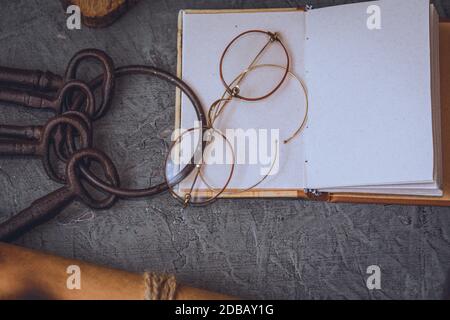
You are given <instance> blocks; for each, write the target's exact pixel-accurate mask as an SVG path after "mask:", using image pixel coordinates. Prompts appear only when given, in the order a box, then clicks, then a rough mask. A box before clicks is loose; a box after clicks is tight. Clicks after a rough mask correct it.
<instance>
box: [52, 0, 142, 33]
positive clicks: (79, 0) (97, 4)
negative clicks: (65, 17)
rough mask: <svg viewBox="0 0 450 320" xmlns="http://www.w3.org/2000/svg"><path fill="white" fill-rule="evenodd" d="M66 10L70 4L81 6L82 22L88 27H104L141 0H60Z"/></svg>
mask: <svg viewBox="0 0 450 320" xmlns="http://www.w3.org/2000/svg"><path fill="white" fill-rule="evenodd" d="M60 1H61V3H62V5H63V8H64V10H66V9H67V7H68V6H70V5H77V6H79V7H80V11H81V15H82V22H83V24H84V25H86V26H87V27H91V28H104V27H107V26H109V25H111V24H112V23H113V22H114V21H116V20H117V19H118V18H120V17H121V16H122V15H123V14H124V13H126V12H127V11H128V10H129V9H130V8H131V7H132V6H133V5H135V4H136V3H137V2H138V1H139V0H95V1H92V0H60Z"/></svg>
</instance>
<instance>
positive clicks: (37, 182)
mask: <svg viewBox="0 0 450 320" xmlns="http://www.w3.org/2000/svg"><path fill="white" fill-rule="evenodd" d="M345 2H356V1H310V3H312V4H319V5H329V4H337V3H345ZM301 4H303V2H302V1H284V2H281V1H279V2H277V1H258V2H256V1H193V0H192V1H175V0H172V1H160V0H158V1H141V3H139V4H138V5H137V7H136V8H134V9H133V10H132V11H131V12H130V13H129V14H128V15H126V16H125V17H123V18H122V19H121V20H119V21H118V22H117V23H116V24H114V25H113V26H111V27H109V28H107V29H104V30H92V29H88V28H83V29H82V30H80V31H69V30H67V29H66V24H65V15H64V14H63V12H62V10H61V7H60V5H59V2H58V1H44V0H39V1H25V0H21V1H18V0H15V1H5V0H3V1H1V3H0V64H1V65H8V66H16V67H25V68H41V69H50V70H52V71H55V72H59V73H62V72H63V71H64V68H65V65H66V63H67V61H68V59H69V58H70V57H71V56H72V55H73V53H74V52H76V51H77V50H79V49H82V48H86V47H97V48H101V49H104V50H106V51H107V52H108V53H109V54H110V55H111V56H112V57H113V58H114V60H115V62H116V64H117V65H124V64H152V65H157V66H160V67H162V68H164V69H167V70H170V71H172V72H175V68H176V67H175V65H176V27H177V13H178V10H179V9H182V8H240V7H245V8H247V7H281V6H282V7H286V6H295V5H301ZM437 6H438V8H439V11H440V13H441V15H445V14H446V12H449V8H450V6H449V5H448V1H439V2H438V3H437ZM86 73H89V72H87V71H86ZM90 73H92V71H91V72H90ZM141 80H143V79H141V78H139V79H136V81H126V82H125V81H121V82H119V84H118V87H119V93H120V94H121V95H122V97H121V98H117V99H116V102H115V104H114V106H113V108H112V110H111V113H110V114H109V115H108V116H107V117H106V118H105V119H103V120H101V121H100V122H99V123H97V124H96V129H97V134H96V145H97V146H101V147H102V148H103V149H105V150H106V151H107V152H108V153H109V154H111V155H112V157H113V158H114V160H115V162H116V163H117V164H118V165H119V164H120V166H119V169H120V170H121V172H124V173H123V178H122V179H123V180H124V182H125V183H127V184H129V185H141V186H142V185H144V184H146V183H148V182H149V180H153V181H157V180H158V175H159V171H158V169H159V166H161V163H162V159H163V154H164V152H165V148H166V146H165V142H164V137H167V134H168V132H170V128H171V125H172V123H173V117H174V110H173V109H174V108H173V100H172V99H173V97H174V95H173V90H172V89H171V88H170V87H168V86H165V85H162V84H159V83H157V82H152V81H144V82H142V81H141ZM47 117H48V115H45V114H42V113H38V112H30V111H28V110H24V109H17V108H14V107H12V106H7V105H4V104H3V105H1V112H0V122H3V123H5V122H9V123H43V122H44V121H45V119H46V118H47ZM113 124H117V125H118V127H117V128H113ZM149 176H150V177H152V179H149V178H148V177H149ZM41 184H42V185H41ZM57 187H59V186H58V185H56V184H54V183H51V182H50V181H49V180H48V179H47V177H46V175H45V173H44V171H43V169H42V166H41V163H40V162H39V160H32V161H31V160H24V159H22V160H14V161H12V160H11V159H4V158H3V159H0V220H3V219H6V218H7V217H8V216H10V215H12V214H13V213H14V212H18V211H19V210H20V209H21V208H24V207H26V206H27V205H28V204H29V203H30V202H31V201H33V200H34V199H36V198H38V197H40V196H42V195H44V194H46V193H48V192H49V191H51V190H54V189H55V188H57ZM80 212H81V213H80ZM83 213H84V216H83ZM74 217H75V218H79V219H75V218H74ZM17 244H20V245H23V246H26V247H30V248H35V249H39V250H45V251H48V252H52V253H55V254H58V255H61V256H65V257H71V258H77V259H83V260H86V261H91V262H95V263H99V264H103V265H107V266H111V267H117V268H122V269H126V270H130V271H143V270H145V269H150V270H161V271H163V270H164V271H169V272H174V273H176V274H177V275H178V277H179V279H180V280H181V281H182V282H185V283H187V284H190V285H192V286H198V287H203V288H207V289H210V290H215V291H219V292H222V293H227V294H231V295H237V296H241V297H247V298H277V299H282V298H286V299H320V298H338V299H339V298H346V299H348V298H350V299H352V298H363V299H370V298H372V299H383V298H384V299H388V298H398V299H407V298H408V299H409V298H410V299H426V298H438V299H439V298H443V297H444V296H447V297H449V296H450V292H449V288H450V279H449V277H450V209H448V208H432V207H407V206H405V207H401V206H381V205H350V204H327V203H311V202H305V201H299V200H224V201H219V202H217V203H215V204H214V205H212V206H209V207H207V208H200V209H199V208H189V209H187V210H182V209H181V208H180V206H179V204H178V203H176V202H175V201H174V200H173V199H172V198H171V196H170V195H168V194H164V195H160V196H157V197H154V198H152V199H144V200H139V201H120V202H119V203H118V204H117V205H116V206H115V207H114V208H112V209H111V210H108V211H102V212H96V213H94V214H92V212H90V211H89V210H87V209H86V208H85V207H84V206H82V205H75V206H72V207H70V208H69V209H67V210H66V211H65V212H64V214H63V215H62V216H61V217H59V218H57V219H55V220H53V221H51V222H49V223H46V224H45V225H42V226H40V227H38V228H36V229H35V230H33V231H32V232H30V233H28V234H26V235H25V236H23V237H22V238H21V239H19V240H18V241H17ZM372 264H377V265H380V267H381V269H382V290H379V291H369V290H367V288H366V286H365V280H366V277H367V275H366V273H365V272H366V268H367V266H369V265H372Z"/></svg>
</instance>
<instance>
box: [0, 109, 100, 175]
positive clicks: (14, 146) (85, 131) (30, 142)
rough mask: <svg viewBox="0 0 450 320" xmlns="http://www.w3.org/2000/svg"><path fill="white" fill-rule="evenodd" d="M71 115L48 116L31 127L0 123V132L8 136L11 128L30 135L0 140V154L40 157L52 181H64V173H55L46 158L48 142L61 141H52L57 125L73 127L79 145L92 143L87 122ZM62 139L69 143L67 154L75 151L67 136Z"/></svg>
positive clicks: (48, 150)
mask: <svg viewBox="0 0 450 320" xmlns="http://www.w3.org/2000/svg"><path fill="white" fill-rule="evenodd" d="M75 114H76V113H69V114H68V115H61V116H56V117H54V118H52V119H50V120H49V121H48V122H47V123H46V124H45V125H44V126H43V127H34V126H33V127H23V128H22V129H20V127H19V126H14V127H8V126H0V132H1V131H4V133H9V135H12V134H13V132H11V131H14V134H15V135H19V134H21V133H22V134H24V135H31V138H29V139H22V140H19V139H17V140H11V139H5V140H0V156H32V157H38V158H41V160H42V164H43V166H44V169H45V171H46V172H47V174H48V176H49V177H50V178H51V179H52V180H54V181H56V182H60V183H62V182H64V181H65V176H64V175H60V174H59V173H58V171H57V170H56V169H55V167H54V165H55V163H54V161H51V159H50V156H51V148H50V146H51V144H52V143H61V141H55V139H54V137H55V135H56V134H58V132H59V131H60V130H59V129H60V128H61V126H67V127H70V128H73V129H74V130H75V131H76V132H77V133H78V139H79V143H78V144H79V146H80V147H79V148H89V147H91V146H92V131H91V130H90V127H89V124H88V123H86V121H85V120H83V118H81V117H76V116H75ZM20 131H22V132H20ZM63 142H68V143H69V144H70V145H68V147H69V151H70V152H71V153H72V152H74V151H75V149H76V146H75V145H73V144H71V143H72V142H73V143H74V141H72V140H70V141H69V140H68V139H67V141H66V140H63ZM55 148H56V149H59V148H60V146H55ZM66 158H67V157H66ZM61 160H62V161H64V160H66V159H65V158H64V157H61Z"/></svg>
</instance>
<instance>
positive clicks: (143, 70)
mask: <svg viewBox="0 0 450 320" xmlns="http://www.w3.org/2000/svg"><path fill="white" fill-rule="evenodd" d="M128 75H150V76H155V77H157V78H160V79H162V80H164V81H166V82H168V83H170V84H172V85H174V86H176V87H177V88H179V89H180V90H181V91H182V92H183V93H184V94H185V95H186V96H187V97H188V98H189V100H190V101H191V103H192V105H193V106H194V109H195V112H196V116H197V119H198V121H199V122H200V126H204V125H206V123H207V122H206V115H205V112H204V110H203V107H202V104H201V102H200V100H199V99H198V97H197V95H196V94H195V93H194V91H193V90H192V88H191V87H189V85H188V84H186V83H185V82H184V81H183V80H181V79H180V78H178V77H176V76H174V75H172V74H170V73H168V72H166V71H163V70H161V69H158V68H155V67H150V66H141V65H134V66H125V67H120V68H117V69H116V70H115V77H116V79H117V78H120V77H123V76H128ZM101 83H102V76H100V77H97V78H95V79H94V80H92V81H91V82H90V83H89V87H90V88H92V90H95V89H96V88H98V87H99V86H100V84H101ZM80 103H82V98H81V96H77V97H75V99H74V100H73V104H74V106H75V107H77V106H79V105H80ZM67 134H68V135H69V134H70V131H67ZM199 147H202V146H201V145H200V146H199ZM194 168H195V164H194V162H192V164H191V165H187V166H186V167H185V170H183V171H181V172H180V173H179V174H178V175H177V176H176V177H174V181H180V180H183V179H184V178H186V177H187V176H188V175H189V174H190V173H191V172H192V170H194ZM80 170H81V172H82V173H83V175H84V176H85V178H86V180H87V181H89V182H90V183H92V185H93V186H95V187H97V188H99V189H101V190H104V191H105V192H108V193H111V194H115V195H117V196H119V197H122V198H139V197H147V196H152V195H155V194H159V193H161V192H165V191H167V190H168V184H167V183H166V182H162V183H160V184H157V185H154V186H150V187H148V188H143V189H127V188H122V187H116V186H113V185H110V184H108V183H106V182H105V181H102V180H101V179H99V178H98V177H97V176H95V175H94V174H92V173H91V172H90V171H89V170H88V169H86V168H85V167H81V168H80Z"/></svg>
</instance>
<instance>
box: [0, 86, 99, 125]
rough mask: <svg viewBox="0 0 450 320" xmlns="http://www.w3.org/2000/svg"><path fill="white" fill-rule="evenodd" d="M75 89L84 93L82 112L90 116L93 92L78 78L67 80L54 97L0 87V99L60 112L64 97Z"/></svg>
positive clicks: (93, 102)
mask: <svg viewBox="0 0 450 320" xmlns="http://www.w3.org/2000/svg"><path fill="white" fill-rule="evenodd" d="M75 89H78V90H80V91H81V92H83V94H84V95H85V99H86V103H85V105H84V110H83V112H85V113H86V114H87V115H88V116H90V117H91V116H92V115H93V114H94V111H95V110H94V109H95V98H94V94H93V93H92V91H91V89H90V88H89V87H88V86H87V84H85V83H84V82H82V81H79V80H72V81H69V82H67V83H66V84H65V85H64V86H63V87H62V88H61V90H59V91H58V94H57V96H56V98H53V97H50V96H47V95H44V94H42V93H33V92H28V91H22V90H18V89H12V88H4V87H0V101H3V102H7V103H16V104H19V105H22V106H24V107H30V108H37V109H47V110H52V111H53V112H54V113H56V114H61V113H63V112H64V111H66V110H64V106H65V103H64V102H65V99H66V98H67V97H68V96H69V95H70V94H71V93H72V92H73V90H75ZM69 109H70V107H69Z"/></svg>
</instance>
